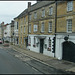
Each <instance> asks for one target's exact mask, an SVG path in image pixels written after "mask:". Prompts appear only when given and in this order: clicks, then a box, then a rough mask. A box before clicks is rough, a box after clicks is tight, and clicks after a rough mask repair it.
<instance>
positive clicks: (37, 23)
mask: <svg viewBox="0 0 75 75" xmlns="http://www.w3.org/2000/svg"><path fill="white" fill-rule="evenodd" d="M28 12H29V19H28V21H29V22H28V25H29V32H28V48H29V50H31V51H35V52H38V53H42V54H45V55H48V56H51V57H54V53H53V46H52V45H53V38H54V37H55V2H54V1H40V2H37V3H36V4H34V5H32V6H31V5H30V7H29V8H28Z"/></svg>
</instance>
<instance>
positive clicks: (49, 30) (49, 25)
mask: <svg viewBox="0 0 75 75" xmlns="http://www.w3.org/2000/svg"><path fill="white" fill-rule="evenodd" d="M48 32H49V33H51V32H52V21H49V23H48Z"/></svg>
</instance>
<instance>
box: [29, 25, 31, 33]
mask: <svg viewBox="0 0 75 75" xmlns="http://www.w3.org/2000/svg"><path fill="white" fill-rule="evenodd" d="M29 33H31V24H30V25H29Z"/></svg>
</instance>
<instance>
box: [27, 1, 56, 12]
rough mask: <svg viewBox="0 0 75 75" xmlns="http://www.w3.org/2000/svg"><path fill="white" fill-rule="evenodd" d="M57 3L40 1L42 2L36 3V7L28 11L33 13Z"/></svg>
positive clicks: (33, 6)
mask: <svg viewBox="0 0 75 75" xmlns="http://www.w3.org/2000/svg"><path fill="white" fill-rule="evenodd" d="M54 2H55V1H52V0H51V1H40V2H37V3H35V4H34V5H32V6H31V7H30V8H29V9H28V11H29V12H31V11H34V10H36V9H39V8H41V7H44V6H47V5H49V4H52V3H54Z"/></svg>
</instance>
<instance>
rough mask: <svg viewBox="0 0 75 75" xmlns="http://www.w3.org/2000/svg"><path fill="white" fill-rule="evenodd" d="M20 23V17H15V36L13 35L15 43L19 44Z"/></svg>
mask: <svg viewBox="0 0 75 75" xmlns="http://www.w3.org/2000/svg"><path fill="white" fill-rule="evenodd" d="M18 29H19V24H18V19H17V18H14V36H13V44H14V45H18V44H19V33H18Z"/></svg>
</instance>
